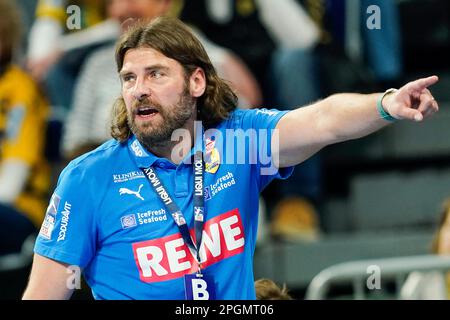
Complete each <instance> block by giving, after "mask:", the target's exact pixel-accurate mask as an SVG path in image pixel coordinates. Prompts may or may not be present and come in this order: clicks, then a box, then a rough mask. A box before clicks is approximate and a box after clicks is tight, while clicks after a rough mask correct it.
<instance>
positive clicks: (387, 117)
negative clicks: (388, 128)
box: [377, 88, 398, 122]
mask: <svg viewBox="0 0 450 320" xmlns="http://www.w3.org/2000/svg"><path fill="white" fill-rule="evenodd" d="M396 91H397V89H394V88H391V89H388V90H386V91H385V92H384V93H383V94H382V95H381V96H380V98H379V99H378V101H377V110H378V114H379V115H380V117H381V119H384V120H386V121H391V122H393V121H397V120H398V119H396V118H394V117H393V116H392V115H390V114H389V112H388V111H387V110H386V108H385V107H384V106H383V100H384V98H385V97H386V96H387V95H390V94H392V93H394V92H396Z"/></svg>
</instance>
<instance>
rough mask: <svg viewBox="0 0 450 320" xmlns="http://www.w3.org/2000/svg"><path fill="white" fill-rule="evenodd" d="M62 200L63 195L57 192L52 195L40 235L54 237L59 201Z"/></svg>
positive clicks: (46, 237)
mask: <svg viewBox="0 0 450 320" xmlns="http://www.w3.org/2000/svg"><path fill="white" fill-rule="evenodd" d="M60 202H61V197H60V196H58V195H57V194H56V193H54V194H53V195H52V198H51V199H50V203H49V205H48V208H47V212H46V213H45V218H44V222H43V223H42V226H41V230H40V231H39V235H40V236H42V237H43V238H45V239H48V240H51V239H52V232H53V229H54V228H55V221H56V215H57V214H58V207H59V203H60Z"/></svg>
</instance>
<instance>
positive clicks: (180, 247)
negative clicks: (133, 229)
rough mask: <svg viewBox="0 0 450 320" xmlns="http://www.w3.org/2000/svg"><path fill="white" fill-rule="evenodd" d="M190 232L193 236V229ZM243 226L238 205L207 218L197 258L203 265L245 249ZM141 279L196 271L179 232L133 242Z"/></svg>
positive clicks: (167, 278)
mask: <svg viewBox="0 0 450 320" xmlns="http://www.w3.org/2000/svg"><path fill="white" fill-rule="evenodd" d="M190 231H191V236H192V237H193V238H194V239H195V232H194V230H190ZM244 244H245V239H244V227H243V225H242V219H241V216H240V214H239V210H238V209H234V210H231V211H229V212H226V213H223V214H221V215H219V216H217V217H214V218H212V219H210V220H208V221H207V222H206V223H205V227H204V229H203V238H202V244H201V246H200V260H201V262H202V266H203V267H204V268H206V267H208V266H210V265H212V264H214V263H217V262H219V261H222V260H223V259H226V258H228V257H231V256H234V255H236V254H239V253H242V252H243V251H244ZM133 253H134V259H135V261H136V265H137V267H138V270H139V275H140V278H141V280H142V281H143V282H158V281H166V280H171V279H176V278H179V277H182V276H183V275H185V274H189V273H195V272H196V271H197V262H196V259H195V257H194V256H193V255H192V253H191V251H190V250H189V248H188V247H187V245H186V244H185V243H184V241H183V238H182V237H181V234H180V233H176V234H173V235H170V236H167V237H164V238H160V239H154V240H149V241H143V242H137V243H133Z"/></svg>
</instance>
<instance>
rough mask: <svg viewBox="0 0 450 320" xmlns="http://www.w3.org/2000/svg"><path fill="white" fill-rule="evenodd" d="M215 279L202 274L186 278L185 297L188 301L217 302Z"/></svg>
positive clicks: (190, 275) (186, 276) (189, 275)
mask: <svg viewBox="0 0 450 320" xmlns="http://www.w3.org/2000/svg"><path fill="white" fill-rule="evenodd" d="M214 286H215V283H214V278H213V277H212V276H211V275H206V274H202V273H196V274H187V275H185V276H184V295H185V298H186V300H216V290H215V288H214Z"/></svg>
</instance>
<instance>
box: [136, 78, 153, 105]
mask: <svg viewBox="0 0 450 320" xmlns="http://www.w3.org/2000/svg"><path fill="white" fill-rule="evenodd" d="M133 95H134V98H135V99H137V100H142V99H144V98H148V97H150V95H151V90H150V86H149V85H148V84H146V83H145V81H144V80H143V79H138V80H137V81H136V85H135V87H134V93H133Z"/></svg>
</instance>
